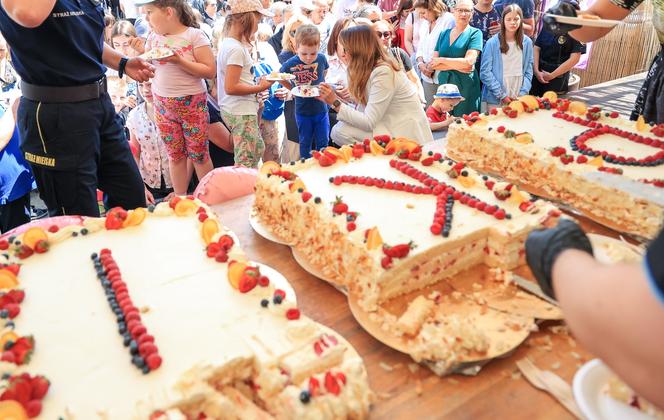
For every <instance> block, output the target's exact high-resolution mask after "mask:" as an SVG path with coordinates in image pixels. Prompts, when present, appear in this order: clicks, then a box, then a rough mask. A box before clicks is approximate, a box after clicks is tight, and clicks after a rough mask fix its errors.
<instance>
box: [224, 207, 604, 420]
mask: <svg viewBox="0 0 664 420" xmlns="http://www.w3.org/2000/svg"><path fill="white" fill-rule="evenodd" d="M253 200H254V196H253V195H248V196H244V197H240V198H238V199H235V200H232V201H228V202H226V203H223V204H221V205H218V206H214V207H213V209H214V210H215V211H216V212H217V214H218V215H219V217H220V220H221V221H222V223H223V224H225V225H226V226H228V227H229V228H230V229H231V230H233V231H234V232H235V234H237V236H238V237H239V238H240V245H241V246H242V248H243V249H244V251H245V252H246V253H247V255H248V256H249V258H250V259H252V260H253V261H257V262H260V263H264V264H267V265H269V266H271V267H273V268H274V269H276V270H277V271H279V272H280V273H281V274H283V275H284V276H285V277H286V278H287V279H288V280H289V281H290V283H291V284H292V285H293V288H294V289H295V292H296V293H297V297H298V303H299V307H300V309H301V310H302V312H303V313H304V314H305V315H307V316H308V317H310V318H312V319H314V320H315V321H317V322H319V323H321V324H324V325H326V326H328V327H331V328H333V329H334V330H336V331H337V332H339V333H340V334H341V335H343V336H344V337H345V338H346V339H347V340H348V341H349V342H350V343H351V344H352V345H353V346H354V347H355V349H357V351H358V352H359V354H360V355H361V356H362V358H363V359H364V362H365V364H366V366H367V370H368V373H369V382H370V384H371V388H372V389H373V391H374V392H375V393H376V394H377V399H376V402H375V404H374V406H373V410H372V412H371V418H372V419H387V418H389V419H402V418H409V419H414V418H417V419H434V418H454V419H478V418H510V419H533V418H538V419H566V418H573V416H572V415H571V414H570V413H569V412H568V411H566V410H565V409H564V408H563V406H562V405H560V404H559V403H558V402H557V401H556V400H554V399H553V397H551V396H550V395H549V394H547V393H545V392H542V391H539V390H537V389H535V388H534V387H532V386H531V385H530V384H529V383H528V382H527V381H526V380H525V378H523V377H522V376H521V375H520V373H519V372H518V369H517V367H516V361H518V360H519V359H521V358H523V357H526V356H528V357H530V358H531V360H532V361H533V362H534V363H535V364H536V365H537V366H538V367H539V368H541V369H544V370H551V371H553V372H555V373H556V374H558V375H559V376H561V377H562V378H563V379H565V380H566V381H567V382H568V383H570V384H571V382H572V378H573V377H574V373H575V372H576V370H577V369H578V368H579V367H580V366H581V365H582V364H583V363H585V362H586V361H588V360H590V359H592V355H590V354H589V353H588V352H587V351H585V350H583V349H582V348H581V346H577V344H576V341H575V340H574V339H573V338H572V337H570V336H568V335H565V334H560V333H558V334H554V333H553V332H551V331H550V329H549V327H550V326H553V325H558V324H559V323H550V322H549V323H544V324H541V325H540V331H539V332H536V333H533V334H532V335H531V337H530V338H529V339H528V340H527V341H526V342H525V343H524V344H523V345H521V346H520V347H519V348H517V350H516V351H515V352H514V353H513V354H512V355H510V356H508V357H505V358H502V359H496V360H493V361H491V362H490V363H488V364H487V365H486V366H484V367H483V369H482V370H481V371H480V373H479V374H478V375H477V376H474V377H469V376H463V375H451V376H448V377H444V378H440V377H438V376H436V375H435V374H433V372H431V371H430V370H428V369H426V368H424V367H420V368H419V369H418V370H417V371H415V372H414V373H413V372H411V370H410V368H409V365H412V364H413V363H414V362H413V360H412V359H411V358H410V357H409V356H408V355H406V354H403V353H400V352H398V351H396V350H393V349H391V348H389V347H387V346H385V345H383V344H382V343H380V342H379V341H377V340H376V339H374V338H373V337H372V336H370V335H369V334H368V333H367V332H365V331H364V330H363V329H362V328H361V327H360V325H359V324H358V323H357V322H356V321H355V319H354V318H353V315H352V314H351V311H350V309H349V307H348V303H347V301H346V297H345V296H344V295H343V294H342V293H341V292H339V291H338V290H336V289H335V288H334V287H332V286H330V285H329V284H327V283H325V282H324V281H323V280H320V279H318V278H316V277H314V276H313V275H311V274H309V273H308V272H306V271H304V270H303V269H302V268H301V267H300V266H299V265H298V264H297V262H295V260H294V259H293V256H292V254H291V250H290V247H288V246H285V245H279V244H276V243H273V242H270V241H268V240H267V239H264V238H263V237H261V236H260V235H258V234H257V233H255V232H254V230H253V229H252V228H251V226H250V225H249V213H250V210H251V206H252V204H253ZM581 225H582V226H583V227H584V229H585V230H586V231H588V232H594V233H599V234H605V235H606V234H608V235H610V236H614V237H615V236H616V235H615V233H612V232H611V231H609V230H608V229H606V228H603V227H601V226H599V225H597V224H595V223H593V222H590V221H588V220H581ZM549 337H550V339H551V341H550V343H551V344H552V345H549V344H548V343H549V341H548V340H549ZM411 367H412V366H411Z"/></svg>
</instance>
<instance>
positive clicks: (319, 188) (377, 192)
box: [284, 154, 552, 254]
mask: <svg viewBox="0 0 664 420" xmlns="http://www.w3.org/2000/svg"><path fill="white" fill-rule="evenodd" d="M391 159H395V157H394V156H371V155H368V154H365V155H364V156H363V157H362V158H361V159H359V160H351V161H350V162H349V163H347V164H336V165H332V166H329V167H321V166H319V165H318V164H317V163H316V162H313V163H312V164H311V165H309V164H305V165H302V167H300V166H296V168H295V172H296V173H297V175H298V176H299V177H300V178H301V179H302V181H303V182H304V185H305V186H306V187H307V190H309V191H311V193H312V194H314V196H319V197H321V199H322V200H323V202H322V203H321V205H324V206H327V207H328V208H330V209H331V208H332V202H333V201H334V199H335V197H336V196H341V197H343V201H344V202H345V203H347V204H348V206H349V211H351V212H358V213H359V216H358V218H357V220H356V221H355V223H356V225H357V230H356V231H355V232H351V234H350V236H351V237H353V238H356V239H357V240H358V241H362V240H363V238H364V231H365V230H366V229H369V228H372V227H374V226H377V227H378V230H379V232H380V235H381V237H382V238H383V241H384V242H385V243H387V244H389V245H396V244H400V243H408V242H409V241H414V242H415V244H417V246H418V247H417V248H415V250H413V251H411V254H416V253H417V252H419V251H420V250H421V251H426V250H427V249H429V248H430V247H431V246H434V245H439V244H440V243H442V242H443V241H445V240H449V239H454V238H459V237H462V236H465V235H467V234H469V233H472V232H476V231H478V230H481V229H483V228H493V229H498V230H501V231H505V232H507V231H514V230H520V229H523V228H524V227H526V226H527V225H530V224H535V223H536V221H538V220H540V219H541V218H542V217H543V216H545V214H543V213H542V212H540V213H538V214H535V215H531V214H526V213H523V212H522V211H521V210H519V208H518V205H516V204H513V203H511V202H508V201H500V200H498V199H497V198H496V197H495V196H494V193H493V192H492V191H490V190H488V189H487V188H486V187H485V186H484V181H483V180H482V178H481V177H480V176H478V175H477V174H476V172H475V171H473V170H472V169H469V168H468V169H467V170H468V172H469V173H470V174H471V176H473V177H475V180H476V184H475V185H474V186H473V187H471V188H466V187H463V186H461V185H460V184H459V183H458V182H457V181H456V180H454V179H452V178H450V177H449V176H448V175H447V173H446V172H447V170H449V169H450V166H448V164H447V162H444V163H442V164H441V163H438V162H435V163H434V164H433V165H432V166H429V167H424V166H422V165H420V164H419V163H417V162H412V161H408V163H410V164H412V165H413V166H415V167H416V168H418V169H420V170H422V171H424V172H426V173H428V174H429V175H431V176H432V177H433V178H435V179H437V180H438V181H442V182H445V183H447V184H449V185H452V186H454V187H455V188H457V189H459V190H460V191H464V192H466V193H468V194H472V195H475V196H477V197H478V198H480V199H482V200H483V201H485V202H488V203H489V204H494V205H498V206H499V207H500V208H503V209H505V210H506V211H507V213H511V214H512V215H513V219H512V220H497V219H496V218H495V217H493V216H492V215H488V214H486V213H484V212H481V211H478V210H476V209H472V208H470V207H468V206H466V205H463V204H461V203H460V202H458V201H457V202H456V203H455V204H454V207H453V214H454V216H453V219H452V229H451V231H450V236H449V238H448V239H446V238H443V237H442V236H441V235H434V234H432V233H431V232H430V230H429V227H430V226H431V224H432V222H433V217H434V213H435V210H436V198H435V196H433V195H415V194H412V193H407V192H400V191H395V190H388V189H379V188H376V187H367V186H365V185H351V184H347V183H344V184H342V185H339V186H337V185H334V184H332V183H330V182H329V178H330V177H333V176H336V175H356V176H373V177H378V178H385V180H386V181H400V182H405V183H408V184H413V185H418V186H423V184H421V183H420V182H419V181H417V180H415V179H413V178H411V177H409V176H407V175H405V174H403V173H401V172H400V171H399V170H397V169H396V168H391V167H390V166H389V161H390V160H391ZM284 169H286V170H289V167H288V166H286V167H284ZM395 201H396V202H397V204H395ZM408 206H411V207H412V208H409V207H408ZM549 208H552V207H549ZM335 219H336V220H338V222H339V223H343V225H345V224H346V218H345V215H343V216H336V217H335Z"/></svg>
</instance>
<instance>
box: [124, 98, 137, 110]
mask: <svg viewBox="0 0 664 420" xmlns="http://www.w3.org/2000/svg"><path fill="white" fill-rule="evenodd" d="M124 105H125V106H126V107H127V108H132V109H133V108H136V105H138V101H137V100H136V97H135V96H134V95H131V96H127V99H125V101H124Z"/></svg>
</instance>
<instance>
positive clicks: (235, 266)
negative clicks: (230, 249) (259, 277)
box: [228, 260, 248, 289]
mask: <svg viewBox="0 0 664 420" xmlns="http://www.w3.org/2000/svg"><path fill="white" fill-rule="evenodd" d="M247 267H248V265H247V264H245V263H243V262H240V261H236V260H233V261H231V262H229V263H228V282H229V283H230V284H231V287H233V289H239V288H240V280H241V279H242V276H244V271H245V270H246V269H247Z"/></svg>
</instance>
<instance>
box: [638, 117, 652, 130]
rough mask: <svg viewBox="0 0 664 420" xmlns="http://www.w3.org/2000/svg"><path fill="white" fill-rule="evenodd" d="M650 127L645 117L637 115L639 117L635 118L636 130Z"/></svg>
mask: <svg viewBox="0 0 664 420" xmlns="http://www.w3.org/2000/svg"><path fill="white" fill-rule="evenodd" d="M649 128H650V126H649V125H648V123H646V120H645V118H643V115H639V118H637V120H636V130H637V131H639V132H643V131H646V130H648V129H649Z"/></svg>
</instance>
